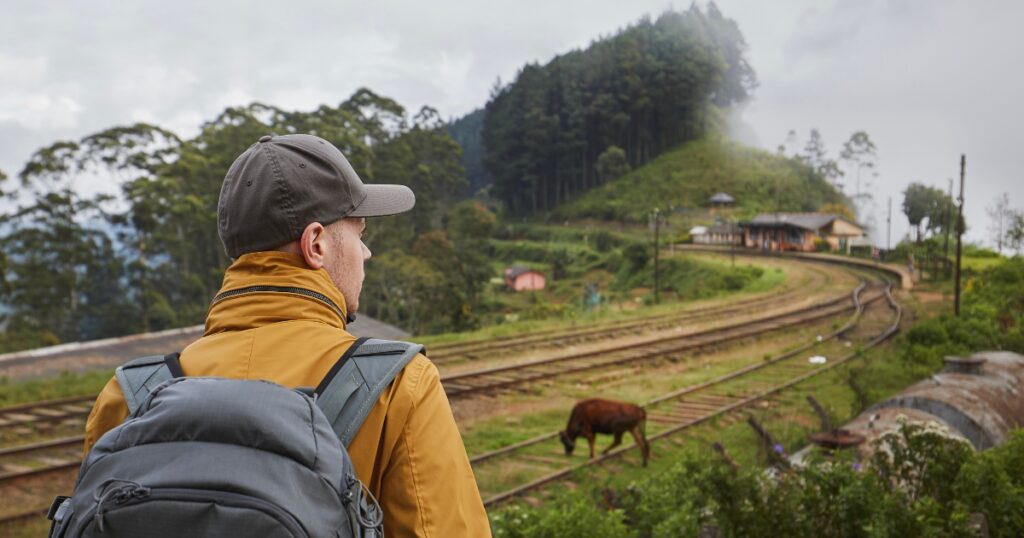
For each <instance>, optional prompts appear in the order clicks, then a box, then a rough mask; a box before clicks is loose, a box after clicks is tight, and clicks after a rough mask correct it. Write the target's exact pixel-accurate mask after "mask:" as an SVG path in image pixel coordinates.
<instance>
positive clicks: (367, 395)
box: [316, 338, 425, 447]
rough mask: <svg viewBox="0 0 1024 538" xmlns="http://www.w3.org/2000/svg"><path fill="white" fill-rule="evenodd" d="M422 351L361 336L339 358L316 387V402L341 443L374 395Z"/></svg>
mask: <svg viewBox="0 0 1024 538" xmlns="http://www.w3.org/2000/svg"><path fill="white" fill-rule="evenodd" d="M424 351H425V350H424V348H423V346H421V345H419V344H412V343H409V342H396V341H391V340H379V339H376V338H360V339H358V340H356V341H355V342H354V343H353V344H352V345H351V346H350V347H349V348H348V350H346V351H345V354H344V355H342V356H341V358H339V359H338V361H337V362H336V363H335V364H334V367H332V368H331V370H330V371H329V372H328V373H327V376H326V377H324V379H323V381H321V382H320V385H318V386H317V388H316V394H317V398H316V403H317V406H318V407H319V408H320V410H321V411H323V413H324V415H326V416H327V420H328V421H329V422H330V423H331V427H332V428H334V433H336V434H337V435H338V439H340V440H341V444H342V446H344V447H348V445H349V443H351V442H352V438H353V437H355V435H356V432H357V431H359V427H360V426H362V425H363V421H364V420H366V416H367V415H368V414H369V413H370V409H372V408H373V405H374V404H375V403H377V398H378V397H380V394H381V392H384V389H386V388H387V387H388V385H390V384H391V381H393V380H394V379H395V376H397V375H398V372H401V371H402V369H403V368H405V365H406V364H409V361H411V360H412V359H413V357H415V356H416V355H417V354H418V353H422V352H424Z"/></svg>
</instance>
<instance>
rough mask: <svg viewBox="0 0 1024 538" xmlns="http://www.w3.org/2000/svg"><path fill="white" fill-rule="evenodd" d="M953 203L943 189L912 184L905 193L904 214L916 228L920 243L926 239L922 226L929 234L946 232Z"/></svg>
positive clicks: (916, 235)
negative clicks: (940, 231)
mask: <svg viewBox="0 0 1024 538" xmlns="http://www.w3.org/2000/svg"><path fill="white" fill-rule="evenodd" d="M952 203H953V201H952V200H950V199H949V195H947V194H946V193H944V192H942V190H941V189H937V188H935V187H929V186H927V185H924V184H921V183H911V184H910V185H908V186H907V189H906V190H905V191H903V213H904V214H905V215H906V216H907V220H908V221H909V222H910V225H911V226H913V227H914V230H915V232H916V233H915V237H916V239H917V242H918V243H920V242H921V240H922V239H924V232H923V230H922V226H924V225H927V226H926V228H925V229H927V230H928V231H929V232H933V233H935V232H937V231H939V230H944V229H945V226H946V225H947V222H946V221H947V218H948V216H949V215H950V211H951V210H952Z"/></svg>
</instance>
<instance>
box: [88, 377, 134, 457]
mask: <svg viewBox="0 0 1024 538" xmlns="http://www.w3.org/2000/svg"><path fill="white" fill-rule="evenodd" d="M127 417H128V404H127V403H125V401H124V394H123V393H122V392H121V385H119V384H118V383H117V378H116V377H112V378H110V381H107V385H106V386H105V387H103V390H102V391H100V395H99V396H97V397H96V403H94V404H93V406H92V412H90V413H89V419H88V420H86V422H85V453H86V454H88V453H89V449H91V448H92V445H94V444H96V441H98V440H99V438H100V437H102V436H103V434H104V433H107V432H108V431H110V430H112V429H114V427H115V426H117V425H118V424H120V423H122V422H124V419H125V418H127Z"/></svg>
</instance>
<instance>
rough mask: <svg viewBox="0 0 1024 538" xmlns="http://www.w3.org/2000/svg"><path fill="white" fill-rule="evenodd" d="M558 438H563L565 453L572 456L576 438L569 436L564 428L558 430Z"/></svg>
mask: <svg viewBox="0 0 1024 538" xmlns="http://www.w3.org/2000/svg"><path fill="white" fill-rule="evenodd" d="M558 438H559V439H561V440H562V446H564V447H565V455H566V456H572V451H573V449H574V448H576V440H575V439H573V438H571V437H569V434H568V433H565V431H564V430H563V431H560V432H558Z"/></svg>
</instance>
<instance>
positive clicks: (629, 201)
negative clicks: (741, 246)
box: [554, 137, 842, 223]
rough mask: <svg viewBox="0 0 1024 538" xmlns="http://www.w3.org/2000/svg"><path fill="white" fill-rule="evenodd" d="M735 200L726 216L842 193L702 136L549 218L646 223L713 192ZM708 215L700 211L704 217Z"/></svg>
mask: <svg viewBox="0 0 1024 538" xmlns="http://www.w3.org/2000/svg"><path fill="white" fill-rule="evenodd" d="M718 191H725V192H728V193H729V194H731V195H732V196H733V197H735V198H736V200H737V209H736V210H735V212H733V213H732V214H733V215H734V216H738V217H745V216H749V215H751V214H753V213H756V212H761V211H774V210H776V209H779V210H783V211H815V210H817V209H818V208H819V207H821V206H822V205H824V204H826V203H841V202H842V196H841V195H840V194H839V193H837V192H836V191H835V190H833V189H832V187H831V186H829V185H828V184H827V183H826V182H825V181H824V180H822V179H820V178H818V177H815V176H814V175H813V174H812V173H811V172H810V170H809V169H808V168H807V167H805V166H803V165H801V164H798V163H796V162H794V161H792V160H790V159H786V158H783V157H779V156H777V155H775V154H772V153H769V152H766V151H762V150H758V149H754V148H749V147H746V146H743V145H741V144H738V143H736V142H733V141H729V140H724V139H719V138H714V137H712V138H707V139H703V140H697V141H693V142H689V143H687V144H684V145H683V146H681V147H679V148H677V149H674V150H671V151H668V152H665V153H663V154H662V155H660V156H659V157H658V158H656V159H654V160H653V161H651V162H649V163H647V164H645V165H644V166H642V167H640V168H638V169H636V170H634V171H632V172H630V173H629V174H626V175H625V176H623V177H621V178H618V179H616V180H613V181H611V182H609V183H607V184H605V185H602V186H600V187H597V188H594V189H591V190H590V191H588V192H587V193H585V194H584V195H582V196H580V197H579V198H578V199H576V200H573V201H572V202H569V203H568V204H564V205H563V206H560V207H559V208H558V209H556V210H555V212H554V218H555V219H588V218H589V219H597V220H616V221H624V222H634V223H646V222H647V215H648V214H649V213H650V211H651V210H652V209H654V208H655V207H657V208H659V209H660V210H662V211H665V210H667V209H668V208H669V207H670V206H671V207H674V208H688V209H690V210H692V209H694V208H704V207H707V200H708V198H710V197H711V195H713V194H714V193H716V192H718ZM709 216H710V215H704V217H705V218H707V217H709Z"/></svg>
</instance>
